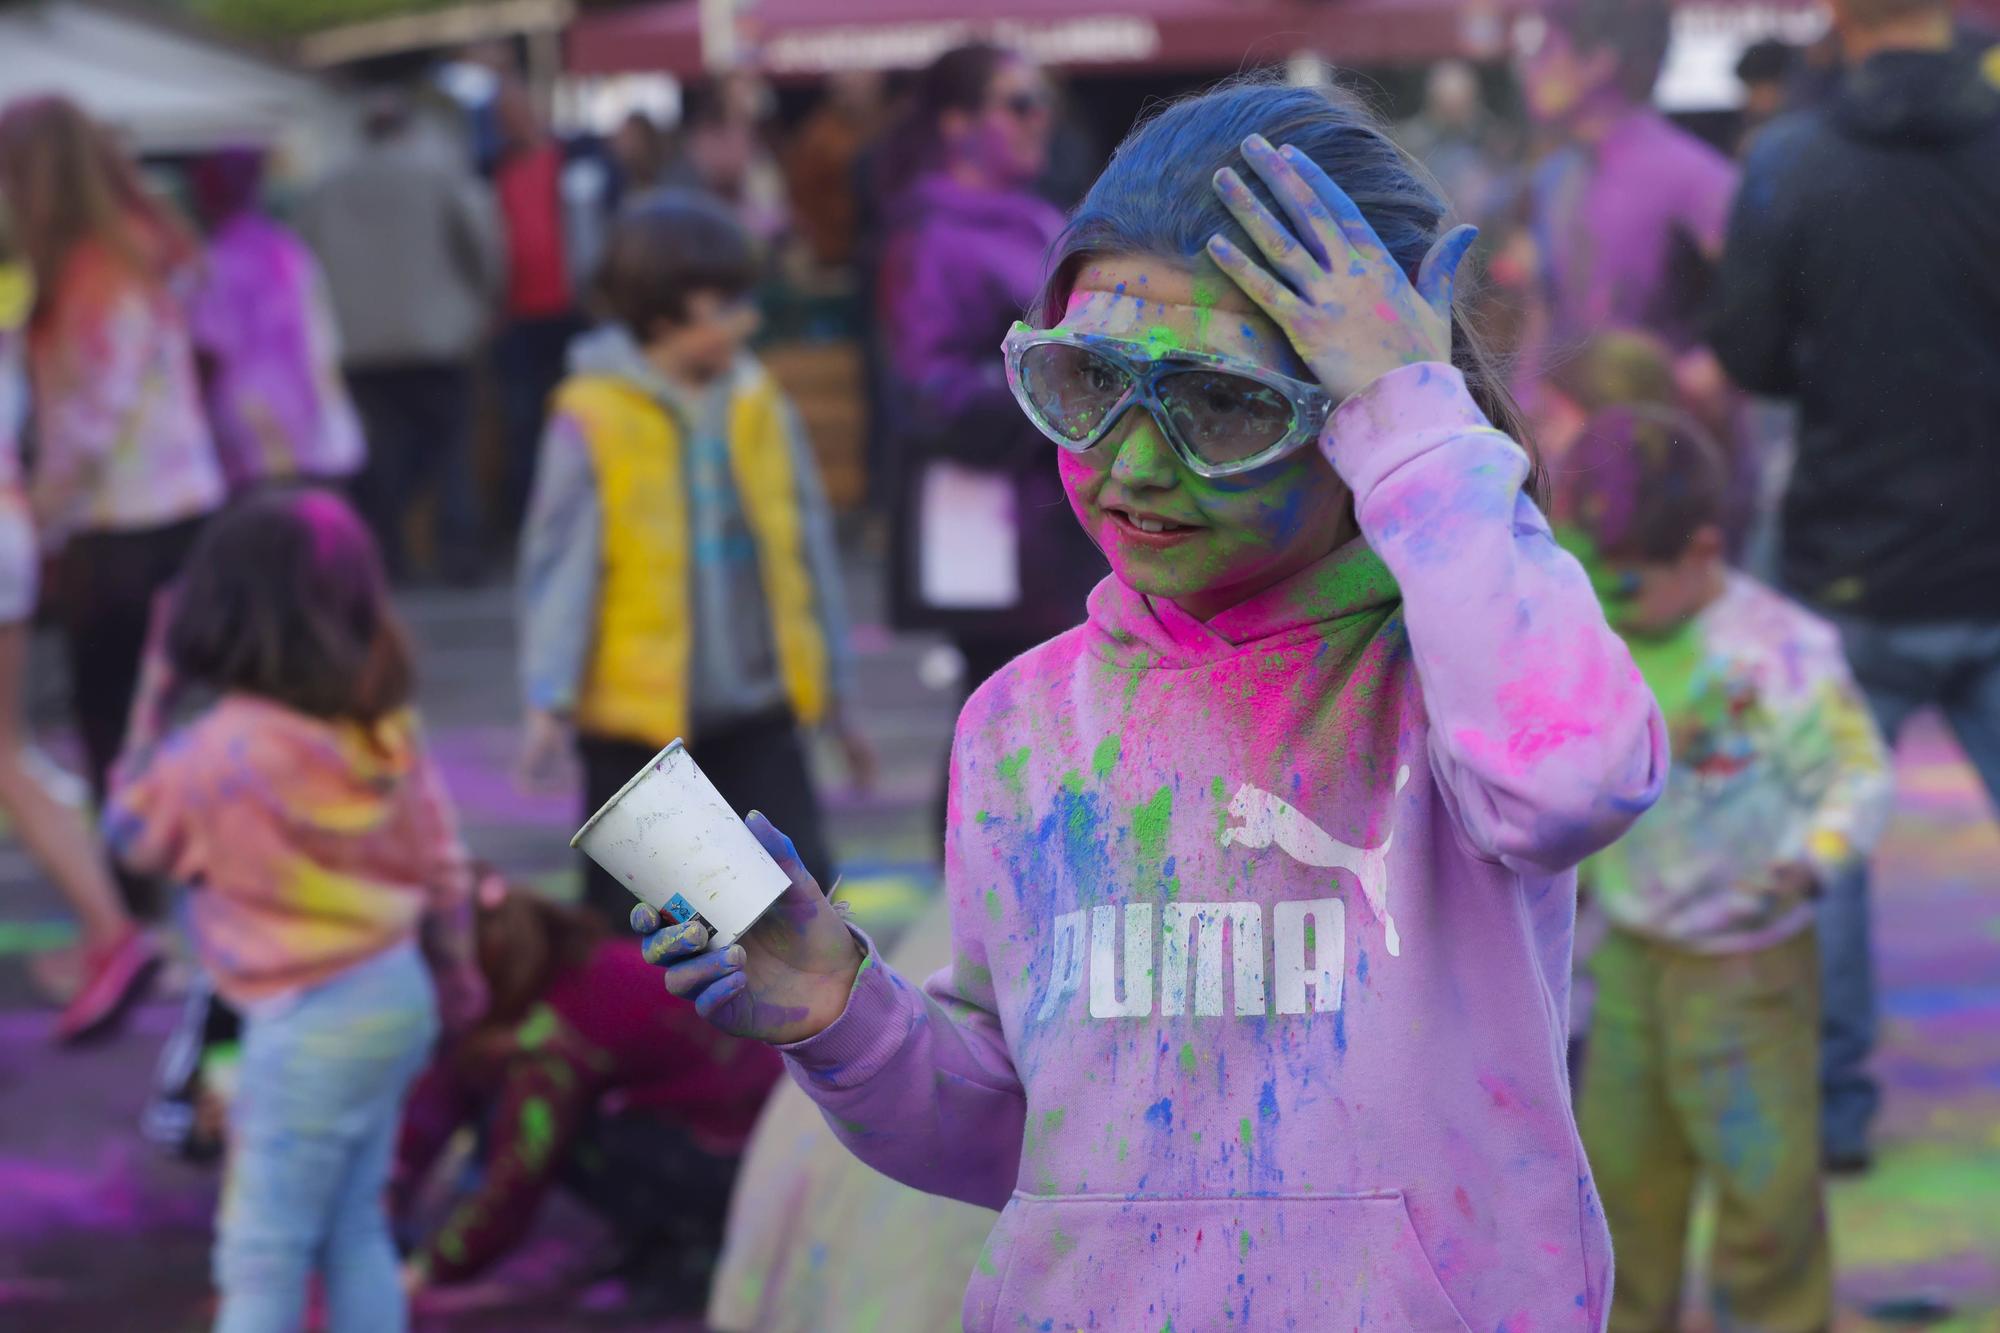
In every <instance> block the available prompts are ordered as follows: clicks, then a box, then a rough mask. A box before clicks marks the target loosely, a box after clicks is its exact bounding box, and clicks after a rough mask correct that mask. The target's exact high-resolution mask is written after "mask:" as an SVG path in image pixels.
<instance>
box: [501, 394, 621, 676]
mask: <svg viewBox="0 0 2000 1333" xmlns="http://www.w3.org/2000/svg"><path fill="white" fill-rule="evenodd" d="M603 523H604V515H603V505H602V503H601V501H600V500H599V497H598V493H597V474H596V472H595V471H594V470H593V469H592V467H591V461H590V446H589V444H588V443H587V442H586V441H585V439H584V434H583V427H582V426H581V425H580V424H579V423H578V422H576V421H575V420H573V419H572V418H570V417H568V416H566V415H563V414H561V413H558V414H556V415H555V416H553V417H551V418H550V419H549V424H548V429H547V430H546V431H545V432H544V433H543V436H542V448H541V455H540V459H539V461H538V462H537V464H536V467H535V485H534V493H533V495H532V496H531V497H530V499H529V502H528V518H527V522H526V524H525V525H524V528H523V532H522V536H521V566H520V581H519V589H520V590H519V593H518V597H519V602H518V606H519V623H520V645H521V695H522V698H523V701H524V702H525V703H526V704H527V706H528V707H529V708H540V709H546V710H547V711H549V712H552V713H568V712H570V711H571V710H573V709H574V708H575V707H576V698H577V692H578V690H579V689H580V688H581V687H582V684H583V675H584V668H585V667H586V666H587V665H588V664H589V659H590V648H591V639H592V635H593V633H594V632H595V626H596V617H597V603H598V592H599V583H600V579H601V576H602V571H601V569H600V560H601V556H600V548H601V546H602V540H601V538H602V531H603Z"/></svg>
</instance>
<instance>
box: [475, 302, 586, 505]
mask: <svg viewBox="0 0 2000 1333" xmlns="http://www.w3.org/2000/svg"><path fill="white" fill-rule="evenodd" d="M585 327H586V325H585V324H584V322H583V320H581V319H579V318H578V317H576V316H575V315H549V316H544V317H543V318H540V319H517V320H515V321H513V322H512V323H510V324H509V325H508V326H507V327H506V328H504V329H502V330H501V331H500V335H499V336H498V337H497V338H495V339H494V340H493V373H494V377H495V379H496V380H498V382H499V386H500V418H501V431H502V433H503V434H504V435H505V437H506V455H507V459H506V461H507V473H506V491H505V493H504V495H503V496H502V497H501V525H502V530H503V531H505V532H506V533H507V534H508V535H509V536H510V537H511V536H512V535H513V534H515V533H517V532H519V531H520V528H521V519H522V517H523V516H524V515H525V514H526V513H527V512H528V496H529V494H530V492H531V491H532V490H533V489H534V484H535V457H536V455H537V454H538V453H539V452H540V450H541V444H542V425H543V423H544V422H545V421H546V420H547V419H548V412H549V399H550V398H551V397H553V396H554V394H555V391H556V386H557V385H558V384H560V383H562V378H563V371H564V370H565V369H566V367H567V364H568V358H569V344H570V340H571V339H572V338H575V337H576V336H577V334H579V333H581V332H583V330H584V328H585Z"/></svg>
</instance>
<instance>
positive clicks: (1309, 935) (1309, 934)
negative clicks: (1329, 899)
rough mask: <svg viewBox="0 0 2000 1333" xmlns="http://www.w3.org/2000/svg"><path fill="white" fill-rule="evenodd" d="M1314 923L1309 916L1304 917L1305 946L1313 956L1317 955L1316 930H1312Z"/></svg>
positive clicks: (1316, 956)
mask: <svg viewBox="0 0 2000 1333" xmlns="http://www.w3.org/2000/svg"><path fill="white" fill-rule="evenodd" d="M1316 924H1317V923H1316V922H1314V921H1313V919H1312V918H1311V917H1307V918H1306V948H1307V949H1308V950H1310V951H1311V952H1312V956H1313V957H1314V958H1318V957H1319V942H1318V940H1317V939H1316V936H1317V934H1318V932H1317V931H1316V930H1314V926H1315V925H1316Z"/></svg>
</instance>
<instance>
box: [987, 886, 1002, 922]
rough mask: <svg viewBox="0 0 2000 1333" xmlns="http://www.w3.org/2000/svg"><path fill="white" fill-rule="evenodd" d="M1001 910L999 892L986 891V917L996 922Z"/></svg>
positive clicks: (995, 890) (993, 890)
mask: <svg viewBox="0 0 2000 1333" xmlns="http://www.w3.org/2000/svg"><path fill="white" fill-rule="evenodd" d="M1002 910H1003V909H1002V908H1001V906H1000V890H998V889H988V890H987V891H986V915H987V916H989V917H991V918H993V919H994V920H995V921H998V920H999V919H1000V916H1001V912H1002Z"/></svg>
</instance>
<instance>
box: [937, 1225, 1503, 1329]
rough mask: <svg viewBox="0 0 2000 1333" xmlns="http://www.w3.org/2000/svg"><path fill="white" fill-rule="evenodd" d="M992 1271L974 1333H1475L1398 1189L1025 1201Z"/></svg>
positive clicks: (994, 1250) (992, 1251)
mask: <svg viewBox="0 0 2000 1333" xmlns="http://www.w3.org/2000/svg"><path fill="white" fill-rule="evenodd" d="M986 1262H987V1263H988V1264H990V1265H991V1266H992V1267H990V1268H989V1269H988V1271H989V1272H992V1271H994V1270H995V1269H997V1271H998V1274H999V1280H998V1283H997V1284H995V1285H988V1284H981V1283H978V1282H975V1284H974V1286H975V1290H976V1289H978V1288H979V1287H982V1286H984V1287H985V1290H984V1291H980V1292H979V1293H978V1294H979V1296H981V1297H984V1298H985V1299H977V1300H975V1299H968V1300H967V1302H966V1305H967V1315H968V1318H967V1322H966V1329H967V1330H968V1333H988V1331H989V1330H1006V1329H1017V1328H1025V1329H1051V1330H1061V1329H1119V1330H1124V1329H1148V1330H1151V1329H1160V1328H1165V1327H1171V1328H1173V1329H1174V1331H1175V1333H1199V1331H1200V1330H1206V1329H1230V1330H1237V1329H1245V1328H1252V1329H1255V1328H1298V1329H1311V1330H1314V1333H1345V1331H1346V1330H1362V1329H1365V1330H1371V1331H1372V1330H1381V1331H1382V1333H1466V1323H1465V1321H1464V1320H1463V1319H1462V1318H1460V1316H1459V1314H1458V1311H1457V1310H1456V1309H1455V1308H1454V1307H1453V1305H1452V1302H1451V1298H1450V1297H1449V1296H1447V1295H1446V1294H1445V1290H1444V1287H1443V1286H1442V1285H1441V1284H1440V1283H1439V1281H1438V1277H1437V1273H1436V1272H1435V1271H1434V1270H1433V1269H1432V1267H1431V1262H1430V1259H1429V1257H1428V1256H1427V1255H1426V1254H1425V1253H1424V1249H1423V1246H1422V1244H1421V1243H1420V1242H1419V1241H1418V1239H1417V1233H1416V1230H1415V1228H1413V1227H1412V1226H1411V1225H1410V1215H1409V1211H1408V1209H1407V1208H1405V1207H1404V1204H1403V1196H1402V1193H1401V1192H1400V1191H1397V1190H1381V1191H1376V1192H1372V1193H1367V1194H1337V1195H1326V1194H1319V1195H1294V1196H1286V1197H1279V1198H1259V1199H1171V1198H1140V1199H1127V1198H1124V1197H1122V1196H1111V1195H1055V1196H1041V1195H1027V1194H1016V1195H1015V1196H1014V1198H1013V1200H1012V1201H1011V1202H1009V1203H1008V1205H1007V1209H1006V1212H1005V1213H1004V1214H1003V1215H1002V1218H1001V1222H1000V1225H999V1226H997V1227H996V1228H995V1229H994V1233H993V1238H992V1240H991V1241H990V1242H989V1257H988V1259H987V1260H986ZM989 1282H990V1279H989ZM996 1287H997V1289H996ZM971 1296H973V1293H972V1292H968V1297H971ZM989 1302H990V1303H989ZM980 1307H984V1308H983V1309H982V1308H980ZM975 1311H977V1313H978V1314H979V1315H981V1316H983V1322H975V1320H974V1318H973V1317H972V1316H973V1315H974V1312H975Z"/></svg>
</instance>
